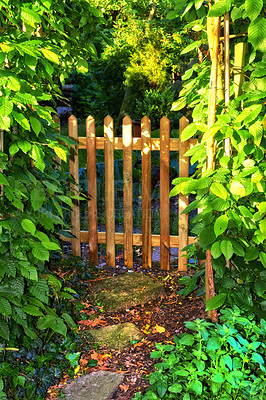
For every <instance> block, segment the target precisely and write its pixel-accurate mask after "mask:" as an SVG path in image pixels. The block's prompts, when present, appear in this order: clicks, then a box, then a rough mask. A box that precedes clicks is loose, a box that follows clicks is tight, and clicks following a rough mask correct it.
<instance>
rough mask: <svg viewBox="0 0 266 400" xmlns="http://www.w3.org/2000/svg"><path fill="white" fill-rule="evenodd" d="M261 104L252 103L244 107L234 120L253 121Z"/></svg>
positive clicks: (259, 110)
mask: <svg viewBox="0 0 266 400" xmlns="http://www.w3.org/2000/svg"><path fill="white" fill-rule="evenodd" d="M261 109H262V104H254V105H252V106H250V107H247V108H245V109H244V110H243V111H242V112H241V113H240V114H239V115H238V116H237V118H236V120H235V122H244V123H249V122H251V121H253V120H254V119H255V118H256V117H257V116H258V115H259V113H260V112H261Z"/></svg>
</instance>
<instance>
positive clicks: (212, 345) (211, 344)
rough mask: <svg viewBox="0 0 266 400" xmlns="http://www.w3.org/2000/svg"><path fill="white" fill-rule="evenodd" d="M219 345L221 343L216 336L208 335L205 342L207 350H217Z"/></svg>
mask: <svg viewBox="0 0 266 400" xmlns="http://www.w3.org/2000/svg"><path fill="white" fill-rule="evenodd" d="M220 347H221V343H220V341H219V339H218V338H216V337H210V339H209V340H208V343H207V349H208V350H218V349H220Z"/></svg>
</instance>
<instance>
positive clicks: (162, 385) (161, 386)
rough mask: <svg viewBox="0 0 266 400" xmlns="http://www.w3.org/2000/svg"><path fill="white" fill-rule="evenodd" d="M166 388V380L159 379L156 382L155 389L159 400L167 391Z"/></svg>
mask: <svg viewBox="0 0 266 400" xmlns="http://www.w3.org/2000/svg"><path fill="white" fill-rule="evenodd" d="M167 388H168V384H167V382H166V380H164V379H160V380H159V381H157V384H156V389H157V392H158V395H159V397H160V399H162V398H163V397H164V395H165V393H166V391H167Z"/></svg>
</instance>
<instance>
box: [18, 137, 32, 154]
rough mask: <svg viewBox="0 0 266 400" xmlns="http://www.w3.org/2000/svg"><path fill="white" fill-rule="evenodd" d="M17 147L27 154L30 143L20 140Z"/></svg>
mask: <svg viewBox="0 0 266 400" xmlns="http://www.w3.org/2000/svg"><path fill="white" fill-rule="evenodd" d="M18 147H19V148H20V149H21V150H22V151H23V153H25V154H27V153H28V152H29V151H30V149H31V143H30V142H28V141H27V140H20V141H19V142H18Z"/></svg>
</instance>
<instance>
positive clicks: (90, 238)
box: [64, 115, 197, 271]
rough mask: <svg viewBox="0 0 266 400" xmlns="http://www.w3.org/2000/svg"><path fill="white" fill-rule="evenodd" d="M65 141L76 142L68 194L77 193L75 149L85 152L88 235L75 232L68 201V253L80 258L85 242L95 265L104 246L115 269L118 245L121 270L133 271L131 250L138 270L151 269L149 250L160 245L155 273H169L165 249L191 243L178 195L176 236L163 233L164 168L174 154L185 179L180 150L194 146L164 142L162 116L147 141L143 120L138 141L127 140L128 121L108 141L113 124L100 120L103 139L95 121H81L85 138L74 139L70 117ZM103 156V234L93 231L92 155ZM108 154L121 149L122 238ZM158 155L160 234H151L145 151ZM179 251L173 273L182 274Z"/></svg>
mask: <svg viewBox="0 0 266 400" xmlns="http://www.w3.org/2000/svg"><path fill="white" fill-rule="evenodd" d="M188 123H189V121H188V120H187V119H186V118H185V117H182V118H181V119H180V122H179V137H181V135H182V131H183V130H184V128H185V127H186V126H187V125H188ZM68 127H69V137H70V138H71V139H73V140H75V141H76V142H77V145H72V146H71V151H70V174H71V175H72V177H73V178H74V181H75V183H76V184H72V185H71V190H72V192H73V193H75V194H78V187H79V161H78V149H86V150H87V180H88V196H89V201H88V231H80V209H79V200H74V201H73V208H72V212H71V226H72V230H71V233H72V234H73V236H74V238H72V239H67V238H64V240H65V241H72V252H73V254H74V255H76V256H80V243H81V242H86V243H89V260H90V261H91V262H92V263H93V264H94V265H98V244H99V243H106V264H107V265H108V266H111V267H114V266H115V245H116V244H120V245H124V263H125V266H126V267H127V268H131V267H132V266H133V245H135V246H142V267H143V268H149V267H151V252H152V246H160V254H161V269H162V270H169V258H170V256H169V252H170V248H171V247H178V248H179V249H182V248H184V247H185V246H187V245H188V244H190V243H194V242H195V238H194V237H189V236H188V215H187V214H184V215H183V214H181V213H182V211H183V210H184V209H185V207H186V206H187V205H188V197H186V196H183V195H179V217H178V218H179V236H170V234H169V164H170V154H169V152H170V151H177V152H179V176H180V177H187V176H188V174H189V158H188V157H185V156H184V154H185V153H186V151H187V150H188V149H189V148H191V147H192V146H194V145H195V144H196V143H197V140H196V139H190V140H188V141H186V142H181V140H180V139H177V138H170V121H169V119H168V118H166V117H163V118H162V119H161V122H160V139H158V138H156V139H154V138H151V123H150V120H149V118H148V117H144V118H143V119H142V120H141V137H136V138H135V137H132V120H131V118H130V117H128V116H126V117H125V118H124V119H123V125H122V137H114V130H113V120H112V118H111V117H110V116H107V117H106V118H105V119H104V137H96V135H95V121H94V119H93V117H91V116H89V117H88V118H87V120H86V137H78V125H77V119H76V117H75V116H73V115H72V116H71V117H69V121H68ZM97 149H104V151H105V215H106V220H105V224H106V232H98V225H97V178H96V150H97ZM114 150H123V203H124V233H118V232H115V193H114ZM133 150H141V162H142V233H141V234H139V233H133V205H132V187H133V186H132V185H133V183H132V151H133ZM152 150H159V151H160V235H152V234H151V151H152ZM182 255H183V252H181V251H180V250H179V257H178V270H179V271H186V258H185V257H182Z"/></svg>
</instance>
